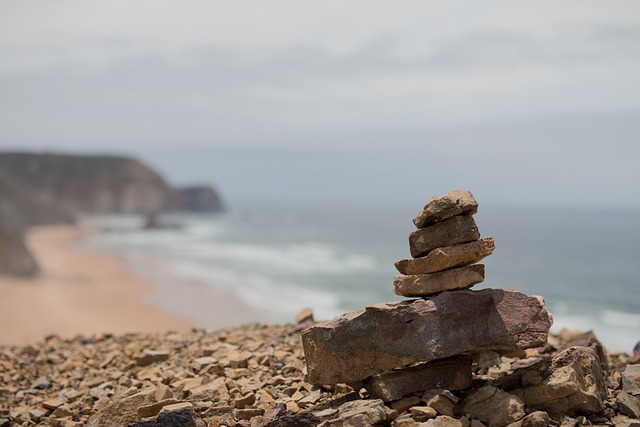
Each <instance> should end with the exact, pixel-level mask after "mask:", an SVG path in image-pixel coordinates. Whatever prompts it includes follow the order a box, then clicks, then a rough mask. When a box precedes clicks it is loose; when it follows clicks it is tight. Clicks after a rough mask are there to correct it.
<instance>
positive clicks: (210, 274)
mask: <svg viewBox="0 0 640 427" xmlns="http://www.w3.org/2000/svg"><path fill="white" fill-rule="evenodd" d="M165 268H169V269H170V271H171V273H172V274H174V275H176V276H177V277H182V278H185V279H190V280H197V281H199V282H201V283H204V284H207V285H208V286H211V287H214V288H215V287H224V288H225V289H228V290H230V291H232V292H233V293H234V294H235V295H236V296H237V297H238V298H240V299H241V300H242V301H244V302H245V303H247V304H249V305H250V306H252V307H255V308H257V309H260V310H262V311H268V312H270V313H275V314H277V315H278V317H279V318H281V319H282V320H283V321H290V320H291V319H292V318H293V316H295V314H296V313H297V312H298V311H299V310H300V309H302V308H303V307H312V308H313V309H314V312H315V313H316V317H317V318H318V319H330V318H333V317H335V316H337V315H338V314H340V308H339V306H340V299H339V297H338V296H337V295H336V294H333V293H330V292H323V291H320V290H316V289H309V288H306V287H304V286H302V285H300V284H297V283H292V282H288V281H282V280H277V279H273V278H270V277H266V276H263V275H258V274H254V273H248V272H242V271H238V270H234V269H230V268H225V267H222V266H206V265H202V264H198V263H194V262H188V261H176V262H173V263H172V264H169V265H165Z"/></svg>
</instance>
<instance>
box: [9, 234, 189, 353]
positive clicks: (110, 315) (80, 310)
mask: <svg viewBox="0 0 640 427" xmlns="http://www.w3.org/2000/svg"><path fill="white" fill-rule="evenodd" d="M82 233H83V230H81V229H80V228H77V227H74V226H66V225H65V226H44V227H34V228H32V229H30V230H29V233H28V235H27V245H28V246H29V247H30V249H31V250H32V252H33V254H34V256H35V257H36V259H37V261H38V264H39V265H40V269H41V274H40V275H39V276H38V277H37V278H35V279H15V278H11V277H4V276H0V325H1V327H0V344H28V343H33V342H36V341H38V340H41V339H43V338H44V337H45V336H47V335H49V334H56V335H59V336H61V337H63V338H71V337H74V336H76V335H79V334H81V335H92V334H96V333H114V334H120V333H126V332H166V331H169V330H175V331H187V330H189V329H190V328H191V327H192V326H194V324H193V323H192V322H191V321H189V320H187V319H186V318H184V317H182V316H179V315H176V314H174V313H171V312H169V311H167V310H163V309H161V308H159V307H158V306H157V305H155V304H153V303H152V302H151V300H152V298H153V295H154V290H155V287H154V285H152V284H151V283H150V282H148V281H145V280H143V279H141V278H140V277H139V276H137V275H135V274H134V273H133V272H132V271H131V270H130V269H128V268H127V266H126V265H125V264H124V263H123V262H122V261H121V260H120V259H118V257H117V256H115V255H112V254H108V253H104V252H98V251H91V250H85V249H80V248H79V247H78V246H77V242H78V239H80V238H81V237H82Z"/></svg>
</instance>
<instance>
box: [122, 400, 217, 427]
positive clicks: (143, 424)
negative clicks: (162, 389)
mask: <svg viewBox="0 0 640 427" xmlns="http://www.w3.org/2000/svg"><path fill="white" fill-rule="evenodd" d="M128 427H206V424H205V423H204V421H202V419H201V418H200V417H199V416H198V415H197V414H196V413H195V412H194V410H193V406H192V405H191V404H190V403H187V402H183V403H176V404H174V405H168V406H165V407H164V408H162V411H161V412H160V414H158V416H157V417H156V418H155V419H152V420H150V421H140V422H137V423H134V424H130V425H129V426H128Z"/></svg>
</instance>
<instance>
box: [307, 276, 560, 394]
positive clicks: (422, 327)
mask: <svg viewBox="0 0 640 427" xmlns="http://www.w3.org/2000/svg"><path fill="white" fill-rule="evenodd" d="M461 308H464V309H461ZM551 322H552V321H551V317H550V315H549V313H548V312H547V310H546V308H545V306H544V302H543V301H542V299H541V298H539V297H530V296H527V295H525V294H522V293H520V292H517V291H515V290H503V289H483V290H480V291H471V290H463V291H456V292H443V293H441V294H438V295H436V296H434V297H433V298H430V299H418V300H408V301H401V302H391V303H382V304H375V305H372V306H369V307H366V308H365V309H364V310H360V311H357V312H352V313H346V314H344V315H342V316H340V317H338V318H337V319H334V320H331V321H328V322H322V323H318V324H316V325H314V326H312V327H310V328H307V329H305V330H304V331H302V344H303V348H304V353H305V360H306V363H307V370H308V375H307V380H308V381H309V382H310V383H312V384H336V383H350V382H354V381H361V380H364V379H366V378H367V377H369V376H371V375H373V374H376V373H380V372H384V371H387V370H390V369H395V368H399V367H404V366H409V365H412V364H415V363H420V362H429V361H433V360H437V359H444V358H446V357H451V356H456V355H459V354H462V353H473V352H477V351H485V350H494V351H497V352H501V353H508V352H514V351H518V350H521V349H525V348H531V347H539V346H541V345H543V344H544V343H546V341H547V333H548V331H549V327H550V326H551Z"/></svg>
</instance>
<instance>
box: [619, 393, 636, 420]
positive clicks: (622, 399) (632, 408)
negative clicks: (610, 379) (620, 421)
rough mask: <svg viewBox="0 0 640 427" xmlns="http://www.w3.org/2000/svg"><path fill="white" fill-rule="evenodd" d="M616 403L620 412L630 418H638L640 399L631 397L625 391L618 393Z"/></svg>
mask: <svg viewBox="0 0 640 427" xmlns="http://www.w3.org/2000/svg"><path fill="white" fill-rule="evenodd" d="M616 403H617V404H618V408H619V409H620V412H622V413H623V414H625V415H626V416H629V417H632V418H640V397H636V396H633V395H631V394H629V393H627V392H625V391H621V392H620V393H618V397H617V398H616Z"/></svg>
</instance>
